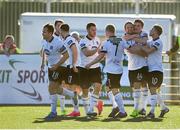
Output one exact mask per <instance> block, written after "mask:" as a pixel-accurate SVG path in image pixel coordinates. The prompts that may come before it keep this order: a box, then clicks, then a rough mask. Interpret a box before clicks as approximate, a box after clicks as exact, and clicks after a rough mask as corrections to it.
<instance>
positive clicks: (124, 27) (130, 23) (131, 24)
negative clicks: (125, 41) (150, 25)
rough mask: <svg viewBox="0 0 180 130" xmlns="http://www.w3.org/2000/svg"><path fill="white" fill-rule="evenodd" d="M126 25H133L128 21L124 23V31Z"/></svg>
mask: <svg viewBox="0 0 180 130" xmlns="http://www.w3.org/2000/svg"><path fill="white" fill-rule="evenodd" d="M128 24H131V25H133V23H132V22H130V21H128V22H126V23H125V24H124V29H126V26H127V25H128Z"/></svg>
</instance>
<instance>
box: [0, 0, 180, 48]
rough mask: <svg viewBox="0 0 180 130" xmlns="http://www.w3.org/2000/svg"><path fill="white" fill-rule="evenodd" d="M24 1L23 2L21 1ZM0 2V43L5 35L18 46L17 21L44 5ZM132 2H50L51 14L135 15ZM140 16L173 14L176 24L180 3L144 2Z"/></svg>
mask: <svg viewBox="0 0 180 130" xmlns="http://www.w3.org/2000/svg"><path fill="white" fill-rule="evenodd" d="M23 1H24V0H23ZM23 1H22V0H21V1H20V2H16V1H12V0H10V1H0V41H2V40H3V37H4V36H5V35H6V34H12V35H14V36H15V40H16V43H17V45H19V44H18V43H19V26H18V20H19V17H20V14H21V13H24V12H46V3H45V2H43V1H35V0H32V1H29V0H28V1H27V2H25V1H24V2H23ZM134 10H135V3H133V2H52V3H51V12H61V13H111V14H133V13H135V11H134ZM140 13H142V14H174V15H176V17H177V23H180V2H178V1H174V2H166V3H163V2H144V3H141V4H140Z"/></svg>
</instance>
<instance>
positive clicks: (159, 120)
mask: <svg viewBox="0 0 180 130" xmlns="http://www.w3.org/2000/svg"><path fill="white" fill-rule="evenodd" d="M144 121H151V122H162V121H163V119H162V118H154V119H150V118H145V117H137V118H129V119H126V120H124V121H123V122H144Z"/></svg>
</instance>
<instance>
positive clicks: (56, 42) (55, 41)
mask: <svg viewBox="0 0 180 130" xmlns="http://www.w3.org/2000/svg"><path fill="white" fill-rule="evenodd" d="M52 42H53V44H56V45H59V44H63V41H62V40H61V39H60V38H58V37H54V39H53V41H52Z"/></svg>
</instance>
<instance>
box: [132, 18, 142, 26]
mask: <svg viewBox="0 0 180 130" xmlns="http://www.w3.org/2000/svg"><path fill="white" fill-rule="evenodd" d="M134 23H140V24H141V26H142V27H144V22H143V21H142V20H141V19H136V20H135V21H134Z"/></svg>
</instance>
